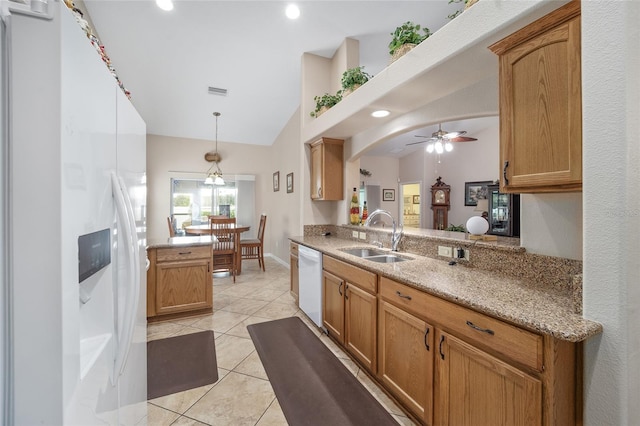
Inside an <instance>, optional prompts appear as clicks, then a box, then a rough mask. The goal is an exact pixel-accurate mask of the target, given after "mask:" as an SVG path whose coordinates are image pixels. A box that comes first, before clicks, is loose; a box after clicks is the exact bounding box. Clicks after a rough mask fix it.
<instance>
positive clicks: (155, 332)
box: [147, 322, 184, 341]
mask: <svg viewBox="0 0 640 426" xmlns="http://www.w3.org/2000/svg"><path fill="white" fill-rule="evenodd" d="M183 328H184V326H183V325H180V324H175V323H173V322H154V323H151V324H149V325H147V341H151V340H158V339H164V338H166V337H170V336H173V335H175V334H176V333H178V332H179V331H180V330H182V329H183Z"/></svg>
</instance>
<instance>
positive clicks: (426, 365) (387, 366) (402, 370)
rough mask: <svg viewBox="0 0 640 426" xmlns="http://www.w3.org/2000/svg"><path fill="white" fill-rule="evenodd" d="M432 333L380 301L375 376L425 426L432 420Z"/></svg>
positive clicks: (417, 319) (411, 318)
mask: <svg viewBox="0 0 640 426" xmlns="http://www.w3.org/2000/svg"><path fill="white" fill-rule="evenodd" d="M433 333H434V329H433V327H432V326H431V325H429V324H428V323H427V322H425V321H424V320H422V319H420V318H418V317H416V316H414V315H411V314H410V313H408V312H406V311H404V310H402V309H400V308H398V307H396V306H395V305H393V304H391V303H389V302H387V301H385V300H380V308H379V321H378V355H379V361H378V376H379V378H380V381H381V382H382V383H383V385H384V386H385V387H386V388H387V389H388V390H389V392H391V393H392V394H393V395H394V396H395V397H396V398H397V399H398V400H399V401H400V402H401V403H402V404H404V406H405V407H407V408H408V409H409V410H410V411H411V412H412V413H413V414H414V415H415V416H416V417H417V418H419V419H420V420H421V421H423V422H424V423H425V424H427V425H430V424H431V419H432V416H433V348H434V347H433Z"/></svg>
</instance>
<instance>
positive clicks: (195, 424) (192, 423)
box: [148, 416, 208, 426]
mask: <svg viewBox="0 0 640 426" xmlns="http://www.w3.org/2000/svg"><path fill="white" fill-rule="evenodd" d="M148 426H151V425H148ZM171 426H208V425H207V424H206V423H201V422H199V421H197V420H194V419H190V418H189V417H186V416H180V418H179V419H178V420H176V421H175V422H174V423H173V424H172V425H171Z"/></svg>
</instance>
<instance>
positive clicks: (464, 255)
mask: <svg viewBox="0 0 640 426" xmlns="http://www.w3.org/2000/svg"><path fill="white" fill-rule="evenodd" d="M453 257H455V258H457V259H464V260H469V249H463V248H462V247H456V248H455V249H454V251H453Z"/></svg>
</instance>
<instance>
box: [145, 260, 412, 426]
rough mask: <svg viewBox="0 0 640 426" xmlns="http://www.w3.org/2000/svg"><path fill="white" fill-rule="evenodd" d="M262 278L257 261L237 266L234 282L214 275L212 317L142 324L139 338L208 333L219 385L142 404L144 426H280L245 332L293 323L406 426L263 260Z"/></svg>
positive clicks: (283, 276) (282, 270)
mask: <svg viewBox="0 0 640 426" xmlns="http://www.w3.org/2000/svg"><path fill="white" fill-rule="evenodd" d="M265 261H266V262H265V263H266V272H262V271H261V270H259V269H258V262H257V261H255V260H254V261H245V262H244V263H243V265H242V275H239V276H238V277H237V278H236V282H235V284H234V283H233V280H232V278H231V277H227V276H224V275H222V276H220V277H219V276H218V275H219V274H216V275H215V276H214V285H213V314H209V315H203V316H198V317H192V318H188V319H181V320H175V321H165V322H158V323H153V324H149V326H148V328H147V339H148V340H154V339H161V338H165V337H170V336H178V335H182V334H187V333H194V332H198V331H202V330H213V331H214V334H215V339H216V341H215V345H216V357H217V361H218V376H219V380H218V381H217V382H216V383H214V384H211V385H208V386H203V387H200V388H195V389H191V390H188V391H185V392H180V393H176V394H172V395H167V396H163V397H160V398H156V399H152V400H149V401H148V403H147V406H148V416H147V424H149V425H152V426H162V425H180V426H185V425H216V426H221V425H233V426H238V425H252V426H253V425H255V426H276V425H277V426H280V425H286V424H287V421H286V420H285V417H284V415H283V413H282V410H281V409H280V406H279V404H278V400H277V399H276V397H275V394H274V392H273V389H272V388H271V384H270V383H269V379H268V378H267V375H266V373H265V371H264V368H263V367H262V364H261V362H260V358H259V356H258V354H257V352H256V350H255V348H254V346H253V342H252V340H251V338H250V337H249V333H248V332H247V329H246V326H247V325H249V324H255V323H259V322H264V321H270V320H274V319H279V318H285V317H289V316H292V315H297V316H299V317H301V318H302V319H303V320H304V321H305V323H306V324H307V325H308V326H309V328H310V329H312V330H313V331H314V332H315V333H316V334H318V335H319V336H320V340H322V341H323V342H324V343H325V344H326V345H327V346H328V347H329V348H330V349H331V350H332V351H333V352H334V353H335V354H336V356H337V357H338V358H339V359H340V360H341V361H342V362H343V363H344V364H345V365H346V366H347V367H348V368H349V369H350V370H351V371H352V372H353V374H354V375H356V377H357V378H358V379H359V380H360V381H361V382H362V383H363V384H364V386H365V387H366V388H367V389H369V390H370V391H371V392H372V394H373V395H374V396H375V397H376V398H377V399H378V400H379V401H380V402H381V403H382V405H383V406H384V407H385V408H387V410H389V412H390V413H391V414H392V415H393V416H394V418H395V419H396V420H397V421H398V423H399V424H402V425H413V424H414V423H413V422H412V421H411V420H410V419H408V418H407V417H406V416H405V415H404V414H403V413H402V411H401V410H400V409H399V408H398V407H397V406H396V404H395V403H393V402H392V401H391V400H390V399H389V398H388V397H387V396H386V395H385V394H384V393H383V392H382V391H380V390H379V389H378V387H377V386H376V385H375V384H374V383H373V382H372V381H371V379H369V378H368V377H367V375H366V374H365V373H364V372H362V371H360V368H359V367H358V366H357V365H356V364H355V363H354V362H353V361H351V359H350V358H349V357H348V356H347V355H346V354H345V353H344V352H343V351H342V350H341V349H340V348H339V347H338V346H337V345H336V344H335V343H333V342H332V341H331V340H330V339H329V338H328V337H327V336H326V335H324V334H322V333H321V332H320V330H319V329H318V328H317V327H316V326H315V324H313V323H312V322H311V321H310V320H309V319H307V317H306V316H305V315H304V313H302V312H301V311H300V310H299V309H298V308H297V306H296V304H295V301H294V299H293V298H292V297H291V296H290V294H289V269H287V268H286V267H284V266H282V265H281V264H280V263H278V262H276V261H275V260H273V259H271V258H267V259H265Z"/></svg>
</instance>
